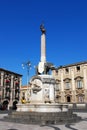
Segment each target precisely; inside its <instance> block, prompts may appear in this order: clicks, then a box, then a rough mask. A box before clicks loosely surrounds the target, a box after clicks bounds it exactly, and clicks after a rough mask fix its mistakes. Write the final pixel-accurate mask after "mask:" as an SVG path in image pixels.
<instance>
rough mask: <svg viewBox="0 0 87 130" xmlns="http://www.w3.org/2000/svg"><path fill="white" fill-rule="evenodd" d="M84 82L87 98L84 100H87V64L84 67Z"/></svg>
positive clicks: (86, 96)
mask: <svg viewBox="0 0 87 130" xmlns="http://www.w3.org/2000/svg"><path fill="white" fill-rule="evenodd" d="M83 77H84V78H83V84H84V86H83V87H84V91H85V99H84V102H87V69H86V66H84V68H83Z"/></svg>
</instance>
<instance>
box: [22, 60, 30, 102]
mask: <svg viewBox="0 0 87 130" xmlns="http://www.w3.org/2000/svg"><path fill="white" fill-rule="evenodd" d="M22 67H23V69H24V68H25V67H26V69H27V102H29V94H30V91H29V70H30V68H31V62H30V61H27V62H25V63H23V64H22Z"/></svg>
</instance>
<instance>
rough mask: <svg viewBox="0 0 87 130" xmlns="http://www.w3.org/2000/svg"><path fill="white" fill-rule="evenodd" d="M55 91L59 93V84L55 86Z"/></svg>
mask: <svg viewBox="0 0 87 130" xmlns="http://www.w3.org/2000/svg"><path fill="white" fill-rule="evenodd" d="M55 90H57V91H59V90H60V83H57V84H56V87H55Z"/></svg>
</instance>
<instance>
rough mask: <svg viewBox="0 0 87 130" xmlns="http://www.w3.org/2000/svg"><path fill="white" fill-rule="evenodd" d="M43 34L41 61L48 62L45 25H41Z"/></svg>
mask: <svg viewBox="0 0 87 130" xmlns="http://www.w3.org/2000/svg"><path fill="white" fill-rule="evenodd" d="M40 29H41V32H42V35H41V62H44V63H45V62H46V36H45V35H46V30H45V28H44V26H43V25H41V26H40Z"/></svg>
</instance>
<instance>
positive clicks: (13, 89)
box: [0, 68, 22, 109]
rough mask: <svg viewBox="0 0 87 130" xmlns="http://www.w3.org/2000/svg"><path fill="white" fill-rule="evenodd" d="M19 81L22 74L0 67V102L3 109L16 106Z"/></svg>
mask: <svg viewBox="0 0 87 130" xmlns="http://www.w3.org/2000/svg"><path fill="white" fill-rule="evenodd" d="M21 82H22V75H20V74H17V73H14V72H11V71H8V70H5V69H2V68H0V104H2V106H3V109H9V108H12V107H16V104H17V103H18V101H19V99H20V96H19V95H20V86H21Z"/></svg>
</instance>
